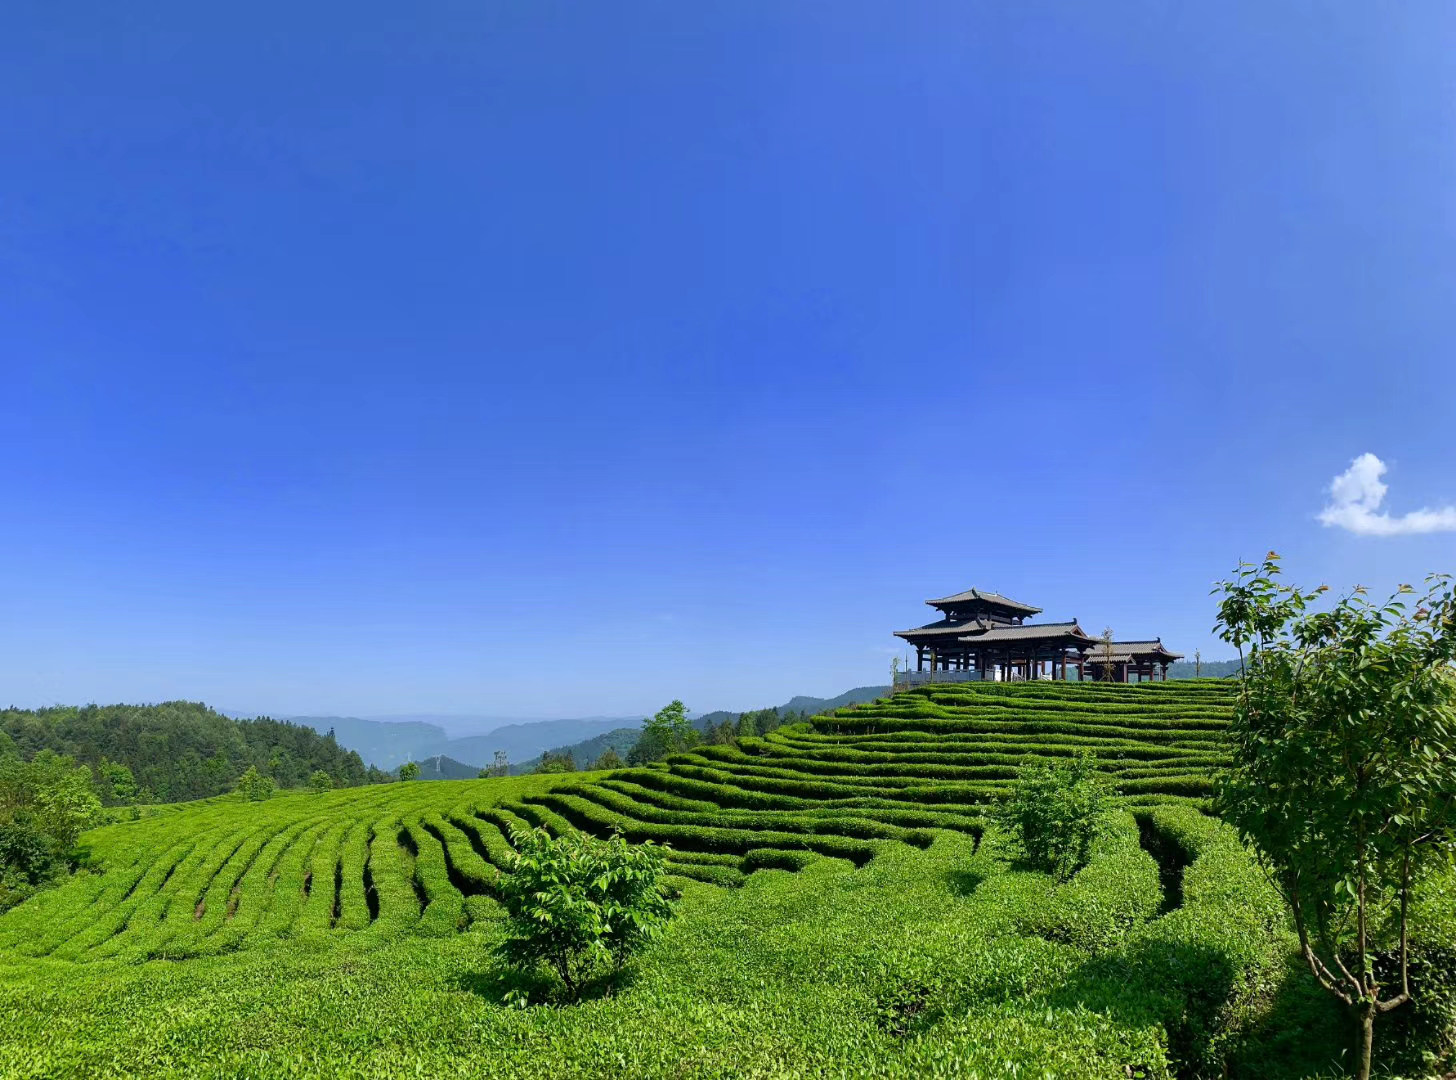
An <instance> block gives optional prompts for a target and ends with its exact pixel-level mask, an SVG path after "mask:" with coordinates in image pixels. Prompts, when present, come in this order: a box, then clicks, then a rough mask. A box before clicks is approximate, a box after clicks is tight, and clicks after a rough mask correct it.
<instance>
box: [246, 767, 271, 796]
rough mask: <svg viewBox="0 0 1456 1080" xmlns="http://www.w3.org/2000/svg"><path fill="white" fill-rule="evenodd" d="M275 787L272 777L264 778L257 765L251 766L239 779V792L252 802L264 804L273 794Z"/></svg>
mask: <svg viewBox="0 0 1456 1080" xmlns="http://www.w3.org/2000/svg"><path fill="white" fill-rule="evenodd" d="M274 786H275V785H274V783H273V778H272V777H271V776H264V775H263V774H262V773H260V772H259V771H258V766H256V765H249V766H248V770H247V772H245V773H243V775H242V776H240V777H238V783H237V790H238V791H239V792H240V793H241V794H242V796H243V798H245V799H247V800H249V801H250V802H262V801H263V800H264V799H267V798H268V797H269V796H271V795H272V794H273V788H274Z"/></svg>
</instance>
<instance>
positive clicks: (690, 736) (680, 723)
mask: <svg viewBox="0 0 1456 1080" xmlns="http://www.w3.org/2000/svg"><path fill="white" fill-rule="evenodd" d="M642 729H643V731H644V732H645V733H647V734H650V735H655V736H656V737H657V738H658V739H659V740H660V741H661V743H662V745H663V746H665V747H666V748H667V752H668V753H670V754H671V753H676V752H678V751H680V750H686V749H687V748H688V747H690V746H694V745H696V744H697V743H698V741H699V739H700V736H699V734H698V729H697V728H695V727H693V723H692V721H691V720H689V719H688V708H687V706H686V705H684V704H683V703H682V702H681V701H676V700H674V701H670V702H668V703H667V704H666V705H664V706H663V707H662V708H660V709H658V710H657V712H656V713H655V714H653V717H652V719H651V720H648V721H646V723H644V724H643V725H642Z"/></svg>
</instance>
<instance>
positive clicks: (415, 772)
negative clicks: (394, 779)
mask: <svg viewBox="0 0 1456 1080" xmlns="http://www.w3.org/2000/svg"><path fill="white" fill-rule="evenodd" d="M399 778H400V779H401V780H418V779H419V778H420V763H419V762H418V761H406V762H405V763H404V764H403V765H401V766H400V767H399Z"/></svg>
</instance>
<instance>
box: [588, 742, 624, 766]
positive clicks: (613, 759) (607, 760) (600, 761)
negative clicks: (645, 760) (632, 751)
mask: <svg viewBox="0 0 1456 1080" xmlns="http://www.w3.org/2000/svg"><path fill="white" fill-rule="evenodd" d="M621 767H622V755H621V754H619V753H617V749H616V747H614V746H609V747H607V748H606V749H605V750H603V751H602V756H601V757H599V758H597V760H596V764H595V765H593V766H592V768H594V769H620V768H621Z"/></svg>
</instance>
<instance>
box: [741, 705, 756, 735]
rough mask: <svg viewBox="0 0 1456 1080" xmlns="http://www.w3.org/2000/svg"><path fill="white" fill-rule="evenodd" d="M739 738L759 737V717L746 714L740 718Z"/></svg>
mask: <svg viewBox="0 0 1456 1080" xmlns="http://www.w3.org/2000/svg"><path fill="white" fill-rule="evenodd" d="M738 737H739V738H740V739H749V738H757V737H758V717H757V716H756V715H755V714H754V713H751V712H750V713H744V714H743V715H742V716H740V717H739V718H738Z"/></svg>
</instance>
